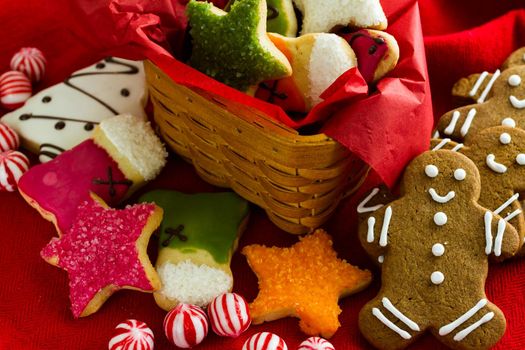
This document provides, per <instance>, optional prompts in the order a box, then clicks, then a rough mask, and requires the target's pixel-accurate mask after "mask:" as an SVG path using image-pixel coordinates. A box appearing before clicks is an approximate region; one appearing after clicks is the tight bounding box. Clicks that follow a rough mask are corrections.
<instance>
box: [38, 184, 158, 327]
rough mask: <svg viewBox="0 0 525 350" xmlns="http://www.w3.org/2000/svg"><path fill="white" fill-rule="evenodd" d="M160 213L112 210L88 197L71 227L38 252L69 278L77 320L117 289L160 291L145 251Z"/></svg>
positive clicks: (146, 207) (150, 207)
mask: <svg viewBox="0 0 525 350" xmlns="http://www.w3.org/2000/svg"><path fill="white" fill-rule="evenodd" d="M162 215H163V211H162V209H161V208H160V207H158V206H156V205H155V204H137V205H133V206H127V207H126V208H125V209H122V210H118V209H111V208H109V207H108V206H107V205H106V204H105V203H104V201H103V200H102V199H100V198H98V197H97V196H96V195H94V194H92V195H91V198H90V199H89V200H87V201H84V202H83V203H82V204H81V205H80V206H79V208H78V212H77V216H76V218H75V220H74V222H73V224H72V226H71V228H70V229H69V230H68V231H67V232H66V233H65V234H64V235H62V236H61V237H60V238H56V237H55V238H53V239H52V240H51V241H50V242H49V244H48V245H47V246H46V247H45V248H44V249H42V252H41V253H40V254H41V256H42V258H43V259H44V260H46V261H47V262H49V263H50V264H52V265H55V266H58V267H60V268H62V269H64V270H66V271H67V273H68V275H69V280H70V281H69V288H70V299H71V310H72V311H73V315H74V316H75V317H84V316H88V315H90V314H92V313H94V312H96V311H97V310H98V309H99V308H100V307H101V306H102V304H103V303H104V302H105V301H106V300H107V299H108V298H109V297H110V296H111V295H112V294H113V293H114V292H116V291H117V290H119V289H123V288H125V289H136V290H142V291H146V292H153V291H155V290H157V289H159V288H160V280H159V278H158V276H157V273H156V272H155V269H154V268H153V266H152V265H151V262H150V260H149V258H148V255H147V253H146V249H147V246H148V241H149V238H150V237H151V235H152V233H153V231H155V229H156V228H157V227H158V226H159V225H160V222H161V220H162Z"/></svg>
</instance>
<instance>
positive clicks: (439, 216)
mask: <svg viewBox="0 0 525 350" xmlns="http://www.w3.org/2000/svg"><path fill="white" fill-rule="evenodd" d="M434 223H435V224H436V225H438V226H443V225H445V224H446V223H447V214H445V213H443V212H442V211H439V212H437V213H436V214H435V215H434Z"/></svg>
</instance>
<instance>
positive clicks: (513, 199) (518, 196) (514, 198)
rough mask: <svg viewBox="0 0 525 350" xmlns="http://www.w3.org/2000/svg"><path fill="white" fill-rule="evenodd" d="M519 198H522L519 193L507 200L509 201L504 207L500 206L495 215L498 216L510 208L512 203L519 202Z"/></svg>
mask: <svg viewBox="0 0 525 350" xmlns="http://www.w3.org/2000/svg"><path fill="white" fill-rule="evenodd" d="M518 198H520V194H519V193H515V194H513V195H512V196H511V197H510V198H509V199H507V201H506V202H505V203H503V204H502V205H500V206H499V208H498V209H496V210H494V214H496V215H498V214H499V213H501V212H502V211H503V210H504V209H505V208H506V207H508V206H509V205H510V204H511V203H512V202H514V201H515V200H517V199H518Z"/></svg>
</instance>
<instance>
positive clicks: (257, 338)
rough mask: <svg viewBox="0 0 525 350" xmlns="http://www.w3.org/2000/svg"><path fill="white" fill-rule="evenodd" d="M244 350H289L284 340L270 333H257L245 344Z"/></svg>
mask: <svg viewBox="0 0 525 350" xmlns="http://www.w3.org/2000/svg"><path fill="white" fill-rule="evenodd" d="M242 350H288V347H287V346H286V343H285V342H284V340H283V339H282V338H281V337H279V336H278V335H276V334H273V333H269V332H261V333H255V334H254V335H252V336H251V337H250V338H248V340H247V341H246V342H245V343H244V346H243V347H242Z"/></svg>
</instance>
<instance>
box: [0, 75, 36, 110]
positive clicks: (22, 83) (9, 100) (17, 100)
mask: <svg viewBox="0 0 525 350" xmlns="http://www.w3.org/2000/svg"><path fill="white" fill-rule="evenodd" d="M31 92H32V90H31V82H30V81H29V79H28V78H27V77H26V76H25V75H24V73H21V72H18V71H14V70H12V71H9V72H5V73H4V74H2V75H0V103H1V104H2V106H4V107H5V108H7V109H10V110H12V109H16V108H18V107H21V106H22V105H23V104H24V103H25V102H26V100H27V99H28V98H29V97H31Z"/></svg>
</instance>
